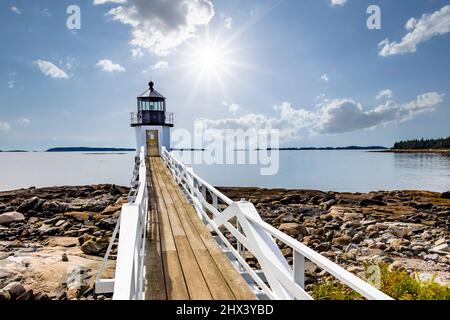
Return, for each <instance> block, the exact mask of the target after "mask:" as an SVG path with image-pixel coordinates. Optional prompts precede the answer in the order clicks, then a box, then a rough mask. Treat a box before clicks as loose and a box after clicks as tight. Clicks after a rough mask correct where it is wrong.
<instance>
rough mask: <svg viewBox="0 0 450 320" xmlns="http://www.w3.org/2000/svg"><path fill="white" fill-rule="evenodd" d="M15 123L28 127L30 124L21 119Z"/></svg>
mask: <svg viewBox="0 0 450 320" xmlns="http://www.w3.org/2000/svg"><path fill="white" fill-rule="evenodd" d="M17 122H19V124H20V125H22V126H28V125H29V124H30V123H31V120H30V119H28V118H21V119H19V120H18V121H17Z"/></svg>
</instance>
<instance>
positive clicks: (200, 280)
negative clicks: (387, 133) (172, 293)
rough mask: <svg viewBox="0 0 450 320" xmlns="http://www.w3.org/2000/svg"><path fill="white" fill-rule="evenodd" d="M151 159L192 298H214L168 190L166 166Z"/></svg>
mask: <svg viewBox="0 0 450 320" xmlns="http://www.w3.org/2000/svg"><path fill="white" fill-rule="evenodd" d="M151 161H152V163H153V165H152V167H153V168H155V175H154V177H155V180H156V183H157V184H158V197H159V196H161V199H162V200H163V201H164V205H165V208H166V213H167V216H168V222H169V223H170V226H171V229H172V234H173V236H174V240H175V246H176V249H177V253H178V257H179V260H180V265H181V268H182V270H183V275H184V280H185V282H186V287H187V290H188V292H189V296H190V298H191V299H192V300H210V299H212V296H211V293H210V291H209V288H208V285H207V284H206V281H205V279H204V277H203V274H202V272H201V269H200V267H199V265H198V263H197V260H196V259H195V256H194V253H193V251H192V248H191V246H190V244H189V241H188V239H187V236H186V234H185V232H184V229H183V226H182V224H181V221H180V219H179V216H178V212H177V209H176V208H175V205H174V202H173V199H172V197H171V196H170V194H169V193H168V191H167V188H166V183H170V180H169V182H168V181H167V180H168V179H167V177H166V176H165V175H164V174H163V171H164V170H163V169H165V168H162V167H161V166H160V165H158V162H160V161H161V159H159V158H154V159H151ZM161 171H162V172H161ZM169 272H170V271H169ZM169 299H170V297H169Z"/></svg>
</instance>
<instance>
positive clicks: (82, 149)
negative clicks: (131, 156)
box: [45, 147, 136, 152]
mask: <svg viewBox="0 0 450 320" xmlns="http://www.w3.org/2000/svg"><path fill="white" fill-rule="evenodd" d="M132 151H136V149H132V148H88V147H59V148H51V149H48V150H47V151H45V152H132Z"/></svg>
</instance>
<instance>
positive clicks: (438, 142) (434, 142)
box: [394, 137, 450, 150]
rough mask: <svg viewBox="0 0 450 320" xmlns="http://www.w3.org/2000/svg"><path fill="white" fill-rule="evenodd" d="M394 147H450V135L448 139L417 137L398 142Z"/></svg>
mask: <svg viewBox="0 0 450 320" xmlns="http://www.w3.org/2000/svg"><path fill="white" fill-rule="evenodd" d="M394 149H419V150H420V149H450V137H448V138H446V139H429V140H425V139H423V138H422V139H420V140H418V139H416V140H409V141H400V142H396V143H395V145H394Z"/></svg>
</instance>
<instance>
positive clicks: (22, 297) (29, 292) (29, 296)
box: [16, 290, 34, 301]
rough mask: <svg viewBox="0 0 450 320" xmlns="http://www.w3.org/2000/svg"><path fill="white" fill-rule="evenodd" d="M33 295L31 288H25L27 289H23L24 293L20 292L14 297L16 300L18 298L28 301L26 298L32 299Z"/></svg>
mask: <svg viewBox="0 0 450 320" xmlns="http://www.w3.org/2000/svg"><path fill="white" fill-rule="evenodd" d="M33 297H34V294H33V290H27V291H25V292H24V293H22V294H21V295H20V296H18V297H17V298H16V300H19V301H28V300H32V299H33Z"/></svg>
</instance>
